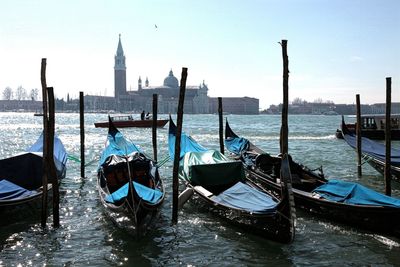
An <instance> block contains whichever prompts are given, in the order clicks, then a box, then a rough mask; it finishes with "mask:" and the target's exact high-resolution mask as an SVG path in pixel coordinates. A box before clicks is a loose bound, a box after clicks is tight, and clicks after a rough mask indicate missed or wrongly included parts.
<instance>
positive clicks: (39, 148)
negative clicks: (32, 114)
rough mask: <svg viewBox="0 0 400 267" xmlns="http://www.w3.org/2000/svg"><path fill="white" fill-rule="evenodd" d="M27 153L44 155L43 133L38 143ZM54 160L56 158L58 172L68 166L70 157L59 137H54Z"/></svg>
mask: <svg viewBox="0 0 400 267" xmlns="http://www.w3.org/2000/svg"><path fill="white" fill-rule="evenodd" d="M26 151H27V152H32V153H37V152H40V153H43V132H42V134H41V135H40V137H39V138H38V140H36V142H35V143H34V144H33V145H32V146H31V147H29V148H28V149H27V150H26ZM54 158H55V161H54V163H55V165H56V168H57V170H58V171H62V170H63V169H64V168H65V165H66V164H67V159H68V155H67V151H66V150H65V147H64V145H63V143H62V142H61V140H60V139H59V138H58V137H57V136H54Z"/></svg>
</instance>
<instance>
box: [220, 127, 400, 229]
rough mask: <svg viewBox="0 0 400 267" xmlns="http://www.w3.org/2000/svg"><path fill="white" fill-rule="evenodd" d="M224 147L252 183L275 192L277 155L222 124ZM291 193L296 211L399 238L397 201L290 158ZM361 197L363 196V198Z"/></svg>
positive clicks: (277, 190) (399, 212)
mask: <svg viewBox="0 0 400 267" xmlns="http://www.w3.org/2000/svg"><path fill="white" fill-rule="evenodd" d="M225 146H226V148H227V149H228V150H229V151H230V152H231V153H233V154H234V156H235V157H238V158H240V159H241V160H242V162H243V164H244V166H245V167H246V168H247V169H248V170H249V171H250V172H252V173H253V175H252V176H250V177H252V178H254V179H255V180H254V182H257V183H259V184H260V185H261V186H262V187H263V188H265V189H268V190H271V191H274V192H277V193H279V192H280V190H281V189H280V184H279V183H278V181H279V179H278V177H279V176H277V171H276V170H277V169H279V165H280V163H279V162H280V159H281V158H280V156H271V155H269V154H267V153H265V152H264V151H263V150H261V149H260V148H258V147H257V146H255V145H254V144H252V143H251V142H250V141H249V140H247V139H245V138H243V137H239V136H237V135H236V134H235V133H234V132H233V131H232V129H231V128H230V126H229V123H228V122H226V128H225ZM290 170H291V172H292V173H291V176H292V186H293V194H294V199H295V204H296V208H301V209H303V210H306V211H308V212H310V213H313V214H316V215H319V216H322V217H325V218H327V219H330V220H334V221H338V222H341V223H345V224H348V225H351V226H354V227H358V228H363V229H367V230H372V231H375V232H382V233H390V234H394V235H396V236H400V232H399V230H400V200H399V199H396V198H392V197H388V196H385V195H383V194H380V193H378V192H376V191H374V190H372V189H369V188H366V187H364V186H362V185H360V184H357V183H353V182H345V181H341V180H327V179H325V178H324V176H323V173H322V172H320V173H317V172H315V171H313V170H310V169H309V168H307V167H305V166H303V165H301V164H299V163H296V162H295V161H293V160H291V159H290ZM363 195H364V197H363Z"/></svg>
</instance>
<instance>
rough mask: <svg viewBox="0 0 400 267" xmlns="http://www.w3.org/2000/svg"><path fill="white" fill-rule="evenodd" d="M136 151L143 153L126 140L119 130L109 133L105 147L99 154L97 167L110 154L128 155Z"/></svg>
mask: <svg viewBox="0 0 400 267" xmlns="http://www.w3.org/2000/svg"><path fill="white" fill-rule="evenodd" d="M136 151H137V152H141V153H143V152H142V151H141V150H140V149H139V148H138V147H137V146H136V145H135V144H134V143H132V142H129V141H128V140H126V139H125V137H124V136H123V135H122V134H121V133H120V132H119V131H118V132H116V133H113V134H110V133H109V134H108V136H107V147H106V148H105V149H104V150H103V153H102V154H101V158H100V161H99V168H100V166H101V165H102V164H103V163H104V162H105V161H106V159H107V158H108V157H109V156H111V155H118V156H123V155H129V154H131V153H132V152H136Z"/></svg>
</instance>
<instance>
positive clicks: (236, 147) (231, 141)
mask: <svg viewBox="0 0 400 267" xmlns="http://www.w3.org/2000/svg"><path fill="white" fill-rule="evenodd" d="M249 144H250V142H249V140H247V139H246V138H243V137H236V138H227V139H225V146H226V149H228V150H229V151H230V152H232V153H234V154H237V155H240V154H241V153H242V152H243V151H246V150H247V149H248V148H249Z"/></svg>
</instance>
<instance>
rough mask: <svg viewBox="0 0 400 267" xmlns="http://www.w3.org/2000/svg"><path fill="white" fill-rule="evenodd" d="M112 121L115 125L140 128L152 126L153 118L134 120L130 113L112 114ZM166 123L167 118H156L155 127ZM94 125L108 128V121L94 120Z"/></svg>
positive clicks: (160, 126)
mask: <svg viewBox="0 0 400 267" xmlns="http://www.w3.org/2000/svg"><path fill="white" fill-rule="evenodd" d="M111 120H112V122H113V123H114V125H115V127H118V128H125V127H140V128H150V127H152V126H153V120H152V119H147V120H135V119H133V117H132V115H120V116H112V117H111ZM167 123H168V120H157V127H159V128H162V127H164V126H165V124H167ZM94 126H95V127H96V128H108V121H105V122H95V123H94Z"/></svg>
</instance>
